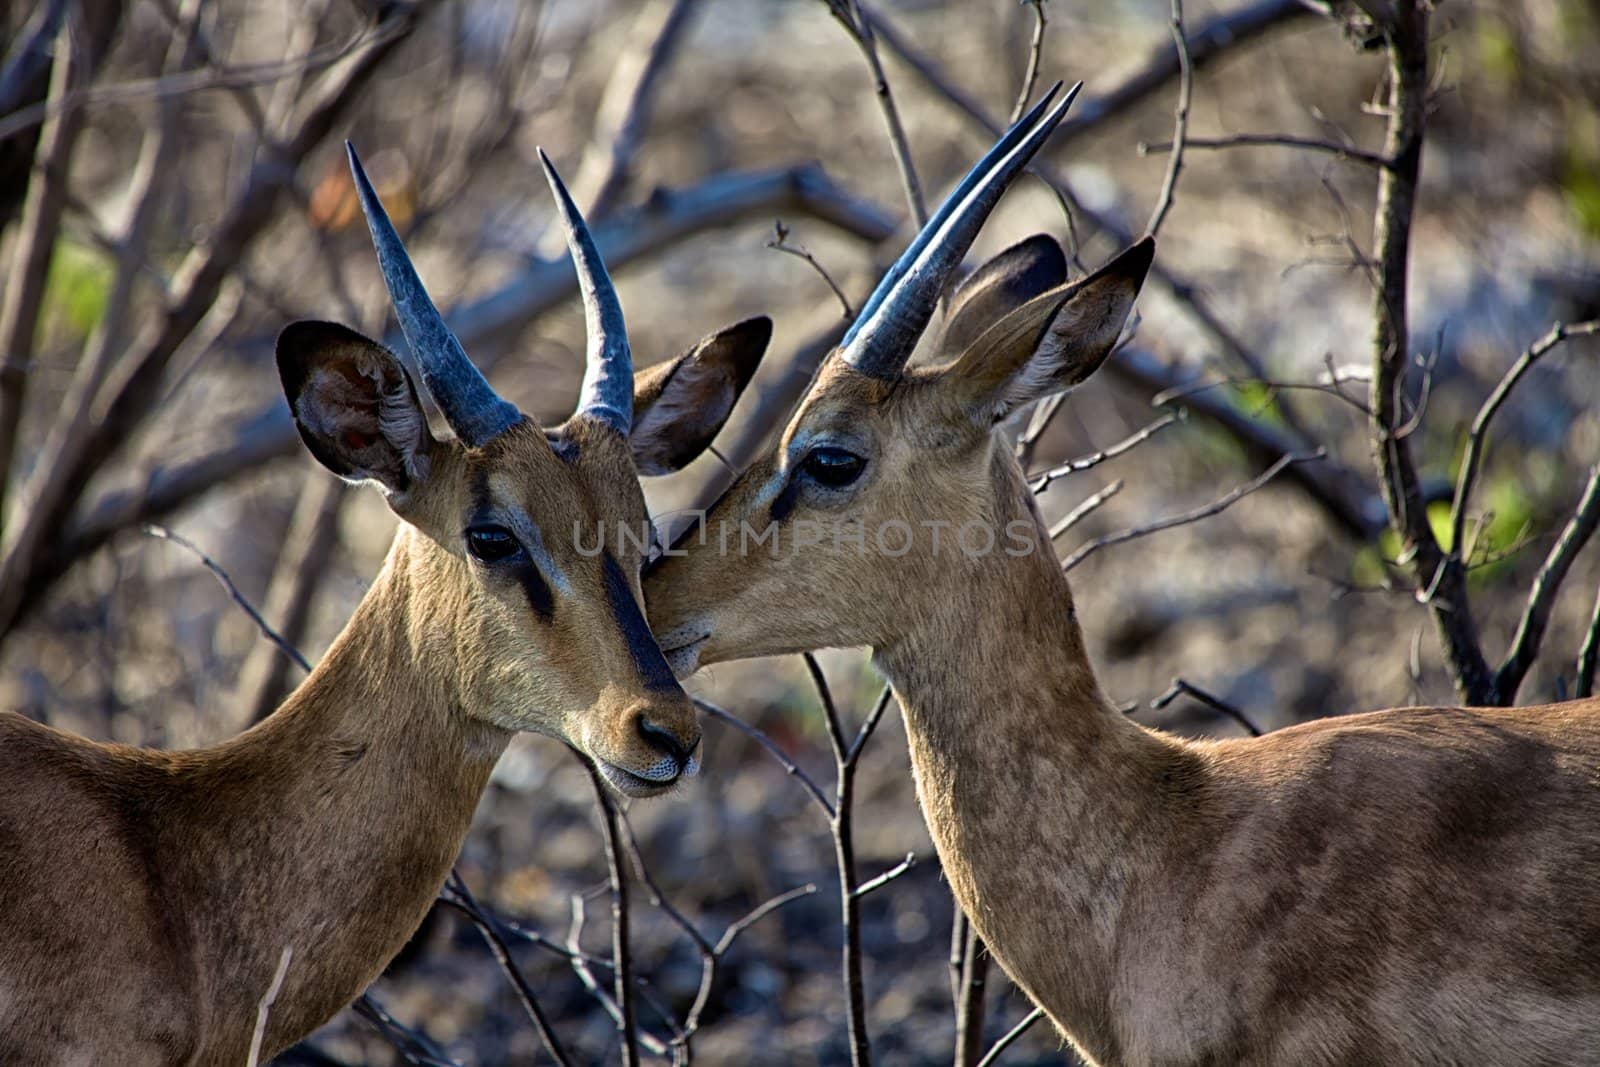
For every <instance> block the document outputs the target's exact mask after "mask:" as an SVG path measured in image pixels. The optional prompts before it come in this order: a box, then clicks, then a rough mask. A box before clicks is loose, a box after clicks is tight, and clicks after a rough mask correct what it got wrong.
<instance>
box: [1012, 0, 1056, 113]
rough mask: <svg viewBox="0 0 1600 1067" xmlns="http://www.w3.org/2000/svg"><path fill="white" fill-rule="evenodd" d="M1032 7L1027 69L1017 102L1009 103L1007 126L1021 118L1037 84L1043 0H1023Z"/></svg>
mask: <svg viewBox="0 0 1600 1067" xmlns="http://www.w3.org/2000/svg"><path fill="white" fill-rule="evenodd" d="M1024 2H1025V3H1026V4H1027V5H1028V6H1029V7H1031V8H1033V42H1032V43H1031V44H1030V45H1029V46H1028V69H1027V71H1026V73H1024V74H1023V75H1022V88H1020V89H1018V90H1017V102H1016V103H1015V104H1012V105H1011V117H1010V118H1009V119H1008V120H1007V121H1006V124H1007V125H1008V126H1015V125H1016V124H1017V123H1018V122H1019V121H1021V119H1022V115H1023V112H1025V111H1027V110H1028V101H1029V100H1032V99H1033V87H1034V86H1035V85H1037V84H1039V61H1040V59H1041V58H1042V56H1043V54H1044V27H1045V22H1046V21H1047V20H1046V19H1045V17H1044V3H1045V0H1024Z"/></svg>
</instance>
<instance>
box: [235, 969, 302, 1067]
mask: <svg viewBox="0 0 1600 1067" xmlns="http://www.w3.org/2000/svg"><path fill="white" fill-rule="evenodd" d="M292 959H294V947H293V946H291V945H284V946H283V954H282V955H280V956H279V957H278V969H277V970H275V971H273V972H272V982H271V983H270V984H269V985H268V986H267V991H266V993H264V994H262V997H261V1002H260V1003H259V1004H257V1005H256V1028H255V1031H254V1032H253V1033H252V1034H251V1035H250V1055H249V1056H247V1057H246V1058H245V1067H256V1064H258V1063H260V1062H261V1043H262V1042H263V1041H265V1040H266V1037H267V1018H268V1017H269V1016H270V1015H271V1013H272V1005H274V1004H276V1003H277V1002H278V993H279V992H281V991H282V989H283V979H284V976H285V975H287V974H288V973H289V961H290V960H292Z"/></svg>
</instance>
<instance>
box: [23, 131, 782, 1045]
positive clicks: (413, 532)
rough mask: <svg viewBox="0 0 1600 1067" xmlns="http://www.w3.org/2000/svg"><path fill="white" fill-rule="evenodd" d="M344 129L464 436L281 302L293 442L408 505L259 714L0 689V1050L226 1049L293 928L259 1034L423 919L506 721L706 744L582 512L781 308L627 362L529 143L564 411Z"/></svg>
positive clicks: (414, 328)
mask: <svg viewBox="0 0 1600 1067" xmlns="http://www.w3.org/2000/svg"><path fill="white" fill-rule="evenodd" d="M350 160H351V166H352V168H353V170H354V174H355V179H356V184H357V188H358V190H359V193H360V195H361V199H362V205H363V207H364V208H365V210H366V213H367V219H368V222H369V223H370V225H371V229H372V236H373V240H374V242H375V243H376V245H377V251H378V259H379V262H380V264H381V266H382V269H383V275H384V280H385V282H386V284H387V285H388V288H389V293H390V296H391V298H392V300H393V303H394V308H395V311H396V314H397V316H398V318H399V320H400V323H401V326H402V328H403V331H404V333H405V336H406V341H407V343H408V345H409V346H410V348H411V351H412V353H413V355H414V356H415V358H416V361H417V363H418V365H419V366H420V368H421V373H422V379H423V384H424V385H425V386H426V388H427V390H428V392H429V394H430V395H431V396H432V397H433V399H434V400H435V402H436V403H437V404H438V406H439V409H440V410H441V412H442V413H443V415H444V417H445V419H446V421H447V422H448V423H449V425H450V428H451V429H452V430H453V431H454V432H455V437H454V438H453V439H445V440H438V439H435V438H434V436H433V435H432V434H431V432H430V431H429V428H428V422H427V419H426V417H425V415H424V412H423V408H422V406H421V404H420V403H419V401H418V395H417V391H416V389H415V388H414V387H413V384H412V382H411V380H410V378H409V376H408V375H407V373H406V371H405V370H404V369H402V367H401V364H400V362H399V361H398V360H397V359H396V358H395V357H394V356H393V355H391V354H390V353H389V352H388V351H386V350H385V349H384V348H382V347H381V346H379V345H378V344H376V343H374V342H372V341H369V340H367V339H366V338H364V337H362V336H360V335H359V334H357V333H355V332H353V331H351V330H348V329H346V328H344V327H342V326H337V325H333V324H331V323H323V322H297V323H294V324H293V325H291V326H289V327H288V328H287V329H285V330H284V331H283V334H282V336H281V337H280V338H279V340H278V367H279V370H280V372H281V375H282V378H283V387H284V391H285V393H286V394H287V396H288V400H289V404H290V406H291V407H292V408H293V411H294V417H295V420H296V422H297V423H298V425H299V428H300V433H301V436H302V437H303V438H304V439H305V443H306V446H307V447H308V448H309V449H310V450H311V452H312V454H313V455H315V456H316V457H317V459H319V460H320V461H321V462H322V463H323V464H325V465H326V466H327V467H329V468H330V469H331V470H332V471H333V472H334V473H336V474H338V475H339V476H341V477H344V478H348V479H351V480H356V481H371V482H375V483H377V485H378V487H379V488H380V489H381V490H382V491H383V493H384V495H385V496H386V497H387V499H388V502H389V504H390V506H391V507H392V508H393V510H394V512H395V513H396V514H397V515H398V516H399V517H400V519H401V523H400V529H399V532H398V533H397V534H396V536H395V540H394V545H393V547H392V548H391V549H390V551H389V556H388V559H387V561H386V562H385V564H384V567H383V571H382V573H380V574H379V576H378V578H377V580H376V581H375V582H374V583H373V585H372V588H371V589H370V590H369V591H368V593H367V595H366V597H365V598H364V599H363V600H362V602H361V605H360V606H359V607H358V608H357V609H356V612H355V615H354V616H353V617H352V619H351V620H350V623H349V625H348V626H346V627H345V629H344V632H343V633H342V634H340V635H339V638H338V640H336V641H335V642H334V644H333V647H332V648H331V649H329V651H328V653H327V655H326V656H324V657H323V659H322V662H321V663H320V664H319V665H318V666H317V669H316V670H315V671H314V672H313V673H312V674H311V676H310V678H309V679H307V680H306V682H305V683H304V684H303V685H301V686H300V688H299V689H298V690H297V691H296V692H295V693H294V694H293V695H291V696H290V697H289V698H288V699H287V700H286V701H285V702H284V704H283V706H282V707H280V708H279V709H278V710H277V712H276V713H275V714H273V715H272V716H271V717H269V718H268V719H267V720H266V721H265V722H263V723H262V724H261V725H259V726H257V727H256V728H254V729H252V730H250V731H249V732H247V733H245V734H243V735H241V736H239V737H236V738H234V739H233V740H231V741H227V742H225V743H223V744H221V745H218V746H216V747H214V748H208V749H202V750H198V751H190V752H161V751H146V750H141V749H135V748H127V747H122V746H117V745H103V744H96V743H94V742H91V741H87V740H84V739H82V738H79V737H75V736H71V735H69V734H64V733H61V732H59V731H56V730H53V729H50V728H48V727H46V726H41V725H38V724H36V723H33V722H31V721H29V720H27V719H24V718H22V717H21V716H18V715H15V714H9V713H7V714H0V916H3V920H0V1063H4V1064H18V1065H22V1064H27V1065H30V1067H38V1065H66V1064H73V1065H79V1064H84V1065H86V1064H134V1063H137V1064H184V1065H197V1064H227V1065H230V1067H238V1065H239V1064H242V1063H244V1062H245V1059H246V1055H247V1052H248V1049H249V1047H250V1044H251V1041H252V1038H253V1035H254V1031H255V1028H256V1017H257V1008H258V1004H259V1002H260V1001H261V1000H262V997H263V995H264V994H265V993H266V992H267V990H268V987H269V985H271V983H272V982H273V979H274V976H275V975H276V974H277V973H278V968H279V965H280V963H281V962H282V961H283V959H284V958H285V950H287V951H288V956H287V958H288V961H289V962H288V965H287V969H286V970H284V971H283V975H282V978H283V980H282V987H281V990H280V992H279V993H278V995H277V998H276V1000H275V1002H274V1003H273V1004H272V1006H271V1010H270V1014H269V1017H268V1023H267V1026H266V1029H265V1040H264V1052H265V1057H264V1059H263V1062H265V1059H267V1058H270V1057H271V1054H272V1053H273V1052H274V1051H276V1050H278V1049H281V1048H283V1047H285V1046H287V1045H289V1044H291V1043H293V1042H294V1041H296V1040H298V1039H299V1038H300V1037H302V1036H304V1035H305V1034H307V1033H309V1032H310V1031H311V1030H312V1029H314V1028H315V1027H316V1026H318V1025H319V1024H321V1023H322V1022H323V1021H324V1020H326V1019H327V1018H329V1016H331V1015H332V1014H333V1013H334V1012H336V1011H338V1010H339V1009H340V1008H341V1007H343V1006H344V1005H345V1004H347V1003H349V1002H350V1000H351V999H352V998H354V997H355V996H356V995H357V994H359V993H360V992H361V991H362V990H363V989H364V988H365V987H366V986H367V985H368V984H369V983H370V982H371V981H372V980H373V979H374V978H376V977H377V976H378V974H379V972H380V971H381V970H382V969H383V967H384V965H385V964H386V963H387V962H388V961H389V960H390V959H391V958H392V957H393V956H394V954H395V953H396V952H397V951H398V950H399V949H400V947H401V946H402V945H403V944H404V943H405V941H406V939H407V938H408V937H409V936H410V935H411V933H412V932H413V931H414V930H415V929H416V927H417V925H418V924H419V923H420V922H421V920H422V918H423V915H424V913H425V912H426V911H427V910H428V907H429V905H430V903H431V902H432V901H433V899H434V896H435V894H436V892H437V891H438V888H439V885H440V883H441V882H442V881H443V880H444V877H445V874H446V873H447V871H448V870H449V868H450V865H451V863H452V862H453V861H454V859H455V856H456V853H457V851H458V850H459V849H460V846H461V841H462V838H463V837H464V836H465V835H466V832H467V828H468V824H469V822H470V820H471V818H472V814H473V809H474V807H475V806H476V804H477V800H478V796H479V794H480V793H481V792H482V790H483V788H484V785H485V783H486V782H487V781H488V778H489V772H490V770H491V769H492V768H493V767H494V764H495V761H496V759H497V758H498V757H499V756H500V753H501V752H502V751H503V750H504V749H505V747H506V744H507V742H508V741H509V740H510V738H511V736H512V734H513V733H514V732H515V731H518V730H534V731H538V732H541V733H546V734H550V735H552V736H554V737H557V738H560V739H562V740H564V741H566V742H567V743H568V744H570V745H571V746H573V747H574V748H576V749H577V750H579V751H580V752H581V753H583V754H584V755H585V756H587V757H588V758H589V759H591V760H592V761H593V762H594V764H595V766H596V767H597V768H599V770H600V771H601V772H602V773H603V774H604V776H605V777H606V779H607V780H608V781H610V783H611V784H612V785H613V786H614V787H616V788H617V789H618V790H620V791H621V792H623V793H626V794H629V795H632V796H645V795H649V794H653V793H658V792H662V791H664V790H666V789H669V788H671V786H672V784H673V783H674V782H675V781H676V780H677V779H678V777H679V776H680V775H684V774H692V773H694V769H695V759H696V757H695V752H696V746H697V745H698V743H699V740H700V731H699V728H698V726H697V724H696V720H695V715H694V711H693V708H692V706H691V705H690V703H689V700H688V699H687V697H686V696H685V695H684V693H683V691H682V690H681V689H680V688H679V687H678V684H677V682H676V681H675V680H674V679H673V677H672V672H671V671H670V670H669V669H668V668H667V665H666V663H665V661H664V660H663V659H662V657H661V652H660V650H659V649H658V648H657V646H656V643H655V641H654V640H653V639H652V637H651V635H650V631H649V629H648V628H647V627H646V624H645V621H644V617H643V615H642V614H641V612H640V608H639V603H638V600H639V579H638V572H639V567H640V564H641V563H642V559H641V556H642V551H641V550H640V549H638V548H637V547H635V549H634V550H633V551H631V552H629V551H625V549H627V548H628V547H629V544H628V542H627V541H625V540H624V541H623V544H622V545H621V547H620V548H618V549H617V550H616V551H615V552H613V551H610V550H607V551H604V552H599V553H595V552H592V551H590V552H581V553H580V552H579V551H577V550H576V548H575V539H574V531H575V530H577V529H580V528H581V529H594V528H595V527H596V526H598V525H599V524H601V523H604V524H607V525H610V524H614V523H624V524H627V525H629V526H631V527H634V528H637V527H639V526H640V524H642V523H644V522H645V521H646V514H645V506H644V501H643V498H642V497H641V495H640V492H639V486H638V482H637V479H636V474H635V468H636V467H637V468H638V469H640V470H643V471H646V472H656V473H659V472H661V471H665V470H668V469H672V468H676V467H678V466H681V465H682V464H683V463H685V462H687V461H688V460H689V459H690V458H692V457H693V456H694V455H695V454H696V453H698V452H699V451H700V449H701V448H702V447H703V446H704V445H705V444H707V443H709V441H710V438H711V436H712V435H713V434H714V433H715V432H716V429H717V428H718V426H719V425H720V424H721V421H722V420H723V418H725V417H726V415H727V413H728V410H729V409H730V408H731V406H732V404H733V401H734V399H735V398H736V397H737V395H738V393H739V391H740V390H741V389H742V388H743V387H744V385H745V383H746V382H747V381H748V380H749V378H750V375H751V374H752V373H753V371H754V369H755V364H756V362H757V360H759V358H760V356H761V352H762V350H763V349H764V348H765V345H766V341H767V337H768V332H769V329H770V325H769V324H768V323H767V322H766V320H752V321H750V322H746V323H742V324H740V325H738V326H735V327H731V328H729V329H728V330H725V331H723V332H721V333H719V334H716V335H713V336H712V337H710V338H708V339H707V340H706V341H704V342H702V343H701V344H700V345H699V346H697V347H696V348H694V349H692V350H691V351H689V352H688V353H686V354H685V355H683V356H681V357H680V358H679V359H677V360H676V361H674V362H671V363H668V364H666V365H664V366H663V367H661V368H658V369H655V370H652V371H649V372H645V373H644V374H642V375H640V376H639V378H638V380H637V381H631V380H630V378H631V357H630V355H629V348H628V341H627V337H626V335H625V333H624V327H623V321H622V312H621V308H620V306H619V304H618V302H617V297H616V294H615V292H614V290H613V289H612V287H611V283H610V280H609V279H608V278H607V276H606V272H605V267H604V265H603V264H602V263H601V262H600V258H599V254H598V252H597V250H596V249H595V246H594V244H593V241H592V240H591V238H590V236H589V233H588V230H587V229H586V227H585V226H584V223H583V220H582V219H581V217H580V216H579V215H578V213H577V209H576V208H575V207H574V206H573V204H572V202H571V200H570V199H569V198H568V197H567V194H566V190H565V189H564V188H563V187H562V186H561V183H560V179H559V178H557V177H556V174H555V172H554V170H552V169H550V168H549V164H548V161H546V170H547V174H548V177H549V179H550V184H551V187H552V188H553V190H554V191H555V194H556V198H557V201H558V204H559V206H560V209H561V211H562V214H563V218H564V220H565V223H566V226H567V235H568V239H569V244H570V246H571V249H572V256H573V261H574V263H575V264H576V266H577V269H578V273H579V278H580V281H581V287H582V290H583V296H584V306H585V315H586V319H587V324H588V332H589V351H588V369H587V372H586V374H585V378H584V383H583V388H582V394H581V397H580V400H579V406H578V409H577V412H576V414H574V415H573V417H572V418H571V419H569V420H568V421H567V422H565V423H563V424H562V425H561V426H559V427H557V428H555V429H552V430H545V429H541V428H540V427H539V426H537V425H536V424H535V423H534V422H533V421H532V420H531V419H529V418H526V417H524V416H523V415H522V414H521V413H520V412H518V411H517V409H516V408H515V407H513V406H512V405H511V404H509V403H507V402H506V401H504V400H502V399H500V398H499V397H498V396H496V395H495V393H494V392H493V390H492V389H491V388H490V387H489V384H488V382H487V381H485V380H484V378H483V377H482V376H481V375H480V374H479V373H478V371H477V369H476V368H474V367H473V365H472V364H471V362H469V361H468V359H467V357H466V354H465V353H464V352H463V351H462V350H461V347H460V345H459V343H458V342H457V341H456V339H455V337H454V336H453V335H452V334H451V333H450V331H449V329H448V328H447V327H446V326H445V324H444V320H443V319H442V318H441V317H440V315H439V313H438V312H437V311H436V310H435V309H434V306H433V303H432V301H431V300H430V299H429V298H428V296H427V294H426V292H424V290H423V288H422V283H421V281H420V280H419V279H418V277H417V275H416V272H415V270H414V269H413V268H412V266H411V263H410V260H409V258H408V257H407V255H406V252H405V249H404V248H403V247H402V245H401V243H400V240H399V238H398V236H397V235H396V233H395V231H394V229H393V227H392V226H391V225H390V223H389V220H388V218H387V216H386V215H385V214H384V211H383V208H382V206H381V205H380V204H379V202H378V200H377V198H376V195H375V194H374V193H373V191H372V188H371V186H370V185H369V184H368V183H367V180H366V176H365V175H364V174H363V173H362V171H361V168H360V165H359V163H357V161H356V158H355V155H354V153H353V152H352V153H351V157H350ZM593 539H594V538H593V537H592V536H591V537H590V538H589V540H591V541H592V540H593Z"/></svg>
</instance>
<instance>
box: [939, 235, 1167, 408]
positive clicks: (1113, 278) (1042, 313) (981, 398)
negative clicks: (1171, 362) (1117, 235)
mask: <svg viewBox="0 0 1600 1067" xmlns="http://www.w3.org/2000/svg"><path fill="white" fill-rule="evenodd" d="M1155 247H1156V246H1155V241H1154V240H1153V239H1152V238H1149V237H1146V238H1145V239H1144V240H1142V241H1140V242H1139V243H1138V244H1136V245H1134V246H1133V247H1132V248H1129V249H1128V250H1127V251H1125V252H1123V253H1122V254H1121V255H1119V256H1118V257H1117V258H1116V259H1113V260H1112V261H1111V262H1110V263H1107V264H1106V265H1105V266H1104V267H1101V268H1100V269H1099V270H1098V271H1096V272H1095V273H1093V274H1091V275H1090V276H1089V277H1087V278H1085V279H1083V280H1082V281H1079V282H1074V283H1073V284H1071V285H1065V286H1061V287H1059V288H1056V289H1053V290H1051V291H1050V292H1047V293H1044V294H1042V295H1040V296H1036V297H1034V298H1033V299H1032V300H1029V301H1028V302H1027V303H1025V304H1023V305H1022V306H1021V307H1019V308H1017V309H1016V310H1015V311H1013V312H1011V313H1010V314H1008V315H1006V316H1004V317H1003V318H1001V319H1000V321H999V322H996V323H995V324H994V325H992V326H990V327H989V328H988V329H987V330H985V331H984V332H983V333H982V334H981V335H980V336H979V337H978V338H977V340H975V341H973V342H972V344H971V345H970V346H969V347H968V348H967V349H966V351H965V352H964V353H963V354H962V356H961V358H960V359H958V360H957V361H956V362H955V363H954V364H953V365H952V366H951V367H950V369H949V371H948V372H947V376H948V380H949V381H950V382H951V383H952V385H953V386H954V387H955V388H957V389H959V390H960V391H961V393H962V394H963V400H964V401H965V402H966V404H967V407H968V408H969V410H970V411H971V412H972V414H973V418H974V419H976V420H977V421H978V422H979V424H980V425H983V426H992V425H993V424H994V423H996V422H998V421H999V420H1000V419H1003V418H1005V417H1006V416H1007V415H1008V414H1010V413H1011V412H1012V411H1015V410H1016V409H1017V408H1019V407H1021V406H1022V405H1024V404H1027V403H1029V402H1030V401H1034V400H1037V399H1039V398H1040V397H1042V396H1048V395H1050V394H1051V393H1059V392H1060V391H1061V390H1063V389H1067V388H1070V387H1072V386H1074V385H1077V384H1078V383H1079V382H1081V381H1083V380H1084V379H1085V378H1087V377H1089V375H1091V374H1093V373H1094V372H1095V371H1097V370H1099V369H1100V364H1102V363H1104V362H1105V360H1106V357H1107V356H1109V355H1110V354H1111V349H1112V347H1113V346H1114V345H1115V344H1116V343H1117V338H1118V337H1119V336H1121V334H1122V327H1123V325H1124V324H1125V323H1126V322H1127V320H1128V314H1129V312H1131V311H1132V310H1133V302H1134V299H1135V298H1136V297H1138V295H1139V288H1140V286H1142V285H1143V284H1144V278H1145V274H1146V273H1148V272H1149V270H1150V262H1151V260H1152V258H1153V257H1154V255H1155Z"/></svg>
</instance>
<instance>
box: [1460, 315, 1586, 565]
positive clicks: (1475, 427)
mask: <svg viewBox="0 0 1600 1067" xmlns="http://www.w3.org/2000/svg"><path fill="white" fill-rule="evenodd" d="M1597 332H1600V319H1595V320H1591V321H1589V322H1580V323H1578V324H1577V325H1575V326H1566V325H1563V324H1562V323H1559V322H1558V323H1556V324H1555V325H1554V326H1552V327H1550V331H1549V332H1548V333H1546V334H1545V335H1544V336H1543V337H1541V338H1539V339H1538V340H1537V341H1535V342H1534V343H1533V344H1531V345H1529V346H1528V347H1527V348H1526V349H1524V350H1523V353H1522V355H1520V356H1518V357H1517V359H1516V361H1515V362H1514V363H1512V364H1511V367H1510V368H1509V369H1508V370H1507V371H1506V372H1505V375H1504V376H1502V377H1501V379H1500V381H1499V383H1498V384H1497V385H1496V386H1495V387H1494V390H1493V391H1492V392H1490V393H1489V395H1488V397H1486V398H1485V399H1484V401H1483V406H1482V407H1480V408H1478V413H1477V415H1475V416H1474V417H1473V419H1472V426H1471V427H1470V428H1469V429H1468V430H1467V445H1466V448H1465V449H1463V450H1462V453H1461V471H1460V473H1459V474H1458V475H1457V478H1456V493H1455V503H1454V504H1453V505H1452V507H1451V509H1450V548H1451V551H1453V552H1455V553H1456V554H1457V555H1460V554H1461V551H1462V549H1461V546H1462V544H1463V543H1464V538H1465V534H1466V525H1467V508H1468V506H1469V504H1470V503H1471V500H1472V490H1473V488H1474V487H1475V485H1476V483H1477V478H1478V468H1479V467H1480V466H1481V465H1482V463H1483V450H1484V445H1485V443H1486V439H1487V437H1488V433H1489V423H1490V421H1491V420H1493V419H1494V417H1495V415H1496V414H1497V413H1498V412H1499V410H1500V406H1501V405H1502V404H1504V403H1505V402H1506V397H1508V396H1510V395H1511V390H1513V389H1515V388H1516V387H1517V384H1518V383H1519V382H1521V381H1522V379H1523V377H1524V376H1525V375H1526V374H1527V373H1528V371H1530V370H1532V369H1533V366H1534V364H1536V363H1538V362H1539V360H1540V359H1542V358H1544V356H1545V354H1546V353H1548V352H1550V351H1551V350H1553V349H1555V348H1556V347H1557V346H1559V345H1560V344H1561V343H1562V342H1563V341H1565V340H1566V339H1567V338H1569V337H1580V336H1585V335H1589V334H1594V333H1597Z"/></svg>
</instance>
